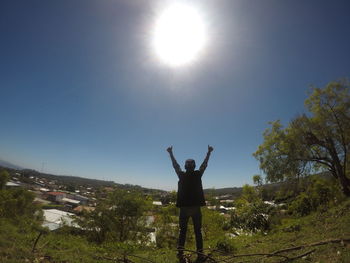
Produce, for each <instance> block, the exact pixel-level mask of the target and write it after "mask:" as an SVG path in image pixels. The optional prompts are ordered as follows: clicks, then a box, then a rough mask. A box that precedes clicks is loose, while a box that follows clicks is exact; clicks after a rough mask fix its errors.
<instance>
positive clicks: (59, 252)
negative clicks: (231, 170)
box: [0, 200, 350, 263]
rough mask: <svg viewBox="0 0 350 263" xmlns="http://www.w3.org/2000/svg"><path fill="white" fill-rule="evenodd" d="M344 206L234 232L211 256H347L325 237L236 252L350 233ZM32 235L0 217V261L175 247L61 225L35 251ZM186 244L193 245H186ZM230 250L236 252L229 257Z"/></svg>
mask: <svg viewBox="0 0 350 263" xmlns="http://www.w3.org/2000/svg"><path fill="white" fill-rule="evenodd" d="M349 211H350V200H348V201H346V202H343V203H342V204H341V205H339V206H337V207H333V208H331V209H329V210H327V211H324V210H320V211H317V212H314V213H313V214H311V215H309V216H306V217H301V218H285V219H282V223H281V224H280V225H279V226H278V227H276V228H275V229H274V230H272V231H271V232H269V233H268V234H266V235H264V234H263V233H261V234H255V235H251V236H239V237H235V238H233V239H232V244H231V245H232V246H233V249H232V250H233V251H234V253H230V254H227V255H222V254H221V253H218V252H212V257H213V259H215V260H216V262H283V260H285V259H286V256H287V257H290V258H291V257H295V256H298V255H301V254H304V253H305V252H309V251H311V250H312V251H313V252H312V253H310V254H308V255H307V256H305V257H303V258H301V259H297V260H294V261H293V262H305V261H306V260H307V262H350V244H349V243H347V242H344V243H329V244H325V245H320V246H314V247H305V248H303V249H299V250H293V251H289V252H285V253H280V255H283V256H285V257H281V256H272V257H266V256H263V255H256V256H249V257H240V256H239V255H242V254H254V253H262V254H263V253H266V254H268V253H272V252H274V251H276V250H280V249H285V248H290V247H296V246H300V245H306V244H312V243H315V242H319V241H324V240H330V239H349V238H350V212H349ZM37 236H38V233H37V232H35V231H33V230H31V228H30V227H29V225H28V224H25V223H23V222H22V223H21V224H13V223H10V222H9V221H7V220H4V219H1V223H0V258H1V262H3V263H10V262H11V263H14V262H56V263H58V262H60V263H63V262H118V259H120V261H119V262H157V263H161V262H162V263H163V262H177V260H176V257H175V251H174V250H170V249H157V248H155V247H145V246H136V245H127V244H121V243H104V244H103V245H97V244H95V243H89V242H88V241H87V240H86V238H85V237H84V236H80V235H74V234H72V232H69V231H65V230H64V229H63V230H61V231H60V232H50V233H47V234H44V235H43V236H42V237H41V239H40V240H39V242H38V244H37V246H36V247H37V249H36V251H35V252H32V248H33V244H34V241H35V239H36V237H37ZM215 242H216V243H217V240H212V241H207V242H206V244H205V247H208V246H211V247H214V246H215ZM189 249H194V248H193V247H189ZM209 251H210V250H208V251H207V252H209ZM123 255H126V258H128V259H129V261H123V260H124V259H123V258H124V257H123ZM234 255H235V256H238V258H232V256H234ZM139 257H141V258H139ZM142 258H143V259H142ZM192 258H194V256H193V257H192ZM230 258H231V260H229V259H230ZM225 260H226V261H225ZM209 262H210V261H209Z"/></svg>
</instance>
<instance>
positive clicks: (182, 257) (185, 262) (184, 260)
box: [177, 254, 188, 263]
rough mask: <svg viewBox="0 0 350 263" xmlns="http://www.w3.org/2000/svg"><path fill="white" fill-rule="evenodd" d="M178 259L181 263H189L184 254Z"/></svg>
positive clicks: (179, 255)
mask: <svg viewBox="0 0 350 263" xmlns="http://www.w3.org/2000/svg"><path fill="white" fill-rule="evenodd" d="M177 258H178V259H179V263H187V262H188V261H187V259H186V258H185V256H184V255H183V254H177Z"/></svg>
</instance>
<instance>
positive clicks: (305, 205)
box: [288, 192, 312, 216]
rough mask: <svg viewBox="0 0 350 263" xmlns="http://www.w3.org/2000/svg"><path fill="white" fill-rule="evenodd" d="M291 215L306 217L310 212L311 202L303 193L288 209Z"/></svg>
mask: <svg viewBox="0 0 350 263" xmlns="http://www.w3.org/2000/svg"><path fill="white" fill-rule="evenodd" d="M288 211H289V212H290V213H291V214H294V215H299V216H306V215H308V214H310V213H311V211H312V202H311V199H310V197H309V196H308V195H307V194H306V193H305V192H304V193H301V194H300V195H299V196H298V197H297V198H296V199H295V200H294V201H293V202H292V203H291V204H290V206H289V207H288Z"/></svg>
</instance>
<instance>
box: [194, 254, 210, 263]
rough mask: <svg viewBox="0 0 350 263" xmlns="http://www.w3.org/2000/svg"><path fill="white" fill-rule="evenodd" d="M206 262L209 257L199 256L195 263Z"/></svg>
mask: <svg viewBox="0 0 350 263" xmlns="http://www.w3.org/2000/svg"><path fill="white" fill-rule="evenodd" d="M206 260H207V257H206V256H205V255H198V257H197V259H196V261H195V262H194V263H203V262H205V261H206Z"/></svg>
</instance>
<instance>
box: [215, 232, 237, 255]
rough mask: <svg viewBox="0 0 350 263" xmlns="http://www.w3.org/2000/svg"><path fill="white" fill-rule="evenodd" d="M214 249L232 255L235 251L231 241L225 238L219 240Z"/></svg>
mask: <svg viewBox="0 0 350 263" xmlns="http://www.w3.org/2000/svg"><path fill="white" fill-rule="evenodd" d="M215 248H216V249H217V250H219V251H221V252H224V253H233V252H235V251H236V250H237V248H236V246H235V244H234V242H233V240H232V239H230V238H229V237H227V236H224V237H222V238H220V239H219V240H218V241H217V242H216V246H215Z"/></svg>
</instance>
